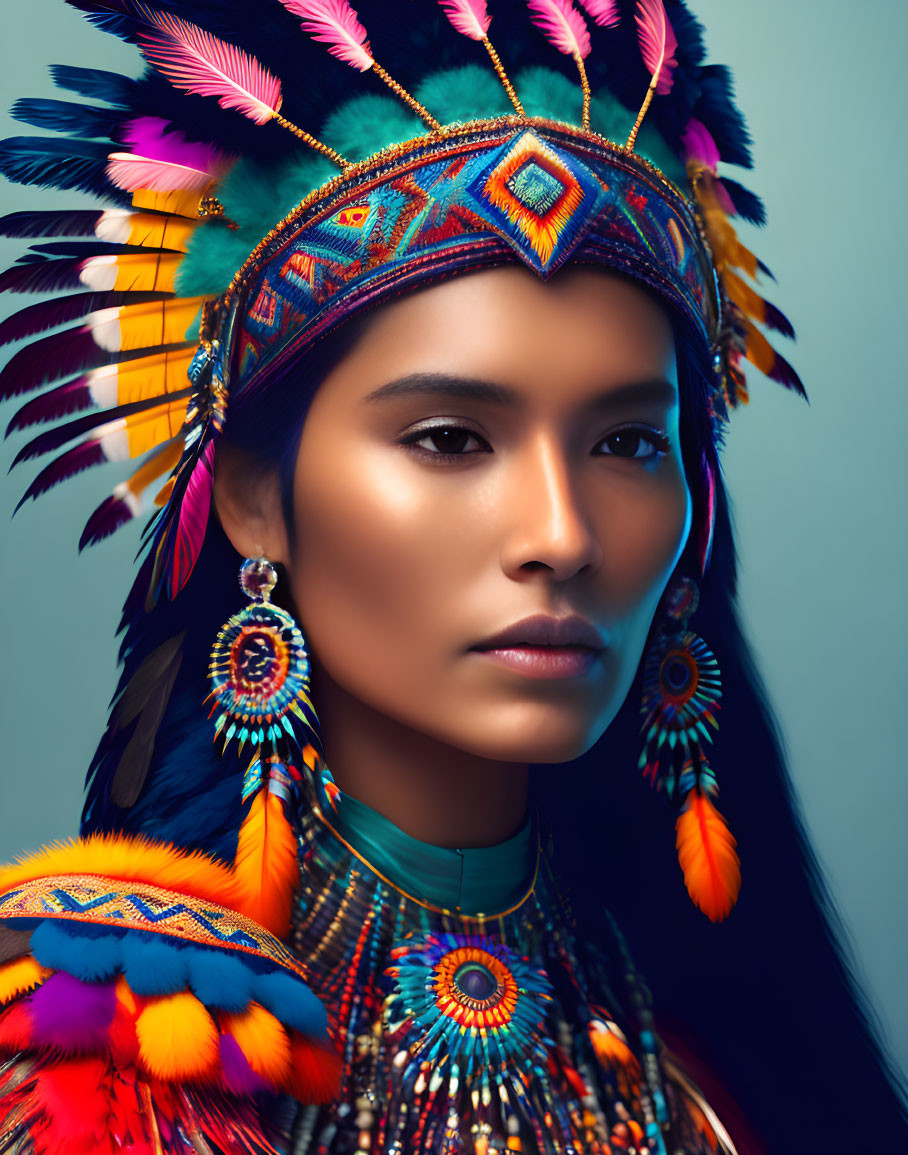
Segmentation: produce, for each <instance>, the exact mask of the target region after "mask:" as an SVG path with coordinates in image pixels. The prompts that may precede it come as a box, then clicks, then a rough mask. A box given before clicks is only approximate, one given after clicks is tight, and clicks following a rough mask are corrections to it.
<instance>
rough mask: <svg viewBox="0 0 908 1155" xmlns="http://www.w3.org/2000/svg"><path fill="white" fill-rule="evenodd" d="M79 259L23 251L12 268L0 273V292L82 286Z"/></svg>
mask: <svg viewBox="0 0 908 1155" xmlns="http://www.w3.org/2000/svg"><path fill="white" fill-rule="evenodd" d="M81 271H82V262H81V261H77V260H72V259H69V260H62V261H53V260H50V259H49V258H48V257H42V256H41V255H40V254H38V253H26V254H25V255H24V256H21V257H20V258H19V260H18V261H17V262H16V264H15V265H13V266H12V268H9V269H6V271H5V272H2V273H0V293H50V292H53V291H54V290H55V289H79V288H83V287H84V286H83V285H82V282H81V280H80V279H79V274H80V273H81Z"/></svg>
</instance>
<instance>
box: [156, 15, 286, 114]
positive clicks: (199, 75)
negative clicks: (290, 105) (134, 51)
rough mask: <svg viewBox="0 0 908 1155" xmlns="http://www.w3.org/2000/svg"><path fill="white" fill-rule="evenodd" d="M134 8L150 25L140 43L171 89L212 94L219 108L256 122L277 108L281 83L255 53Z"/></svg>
mask: <svg viewBox="0 0 908 1155" xmlns="http://www.w3.org/2000/svg"><path fill="white" fill-rule="evenodd" d="M137 7H138V8H139V10H140V11H141V12H142V14H143V16H144V17H145V19H146V20H147V21H148V23H149V24H150V25H152V26H153V30H152V31H149V32H142V33H140V35H139V47H140V48H141V49H142V52H143V53H144V54H145V56H146V58H147V59H148V60H149V61H150V62H151V63H152V64H153V65H154V66H155V68H157V69H158V71H159V72H162V73H163V74H164V75H165V76H166V77H167V79H168V80H169V81H170V83H171V84H172V85H174V87H175V88H182V89H183V91H184V92H191V93H195V94H197V95H199V96H216V97H217V98H218V104H219V105H220V106H221V108H234V109H236V110H237V112H241V113H242V114H243V116H248V117H249V119H250V120H254V121H255V123H256V124H265V123H266V122H267V121H269V120H270V119H271V118H272V116H274V114H275V113H276V112H277V111H278V110H279V109H280V107H281V82H280V80H278V79H277V78H276V77H274V76H272V75H271V73H270V72H269V71H268V70H267V69H266V68H264V67H263V66H262V65H261V64H259V62H258V61H257V60H256V59H255V57H254V56H250V55H249V53H247V52H243V51H242V50H241V49H239V48H235V47H234V46H233V45H232V44H227V43H226V42H225V41H223V40H219V39H218V37H217V36H212V34H211V33H210V32H206V31H205V30H204V29H203V28H199V27H198V26H197V25H195V24H190V23H189V22H188V21H187V20H181V19H180V17H179V16H174V15H173V14H172V13H170V12H154V11H152V10H151V9H149V8H147V7H146V6H145V5H144V4H143V5H137Z"/></svg>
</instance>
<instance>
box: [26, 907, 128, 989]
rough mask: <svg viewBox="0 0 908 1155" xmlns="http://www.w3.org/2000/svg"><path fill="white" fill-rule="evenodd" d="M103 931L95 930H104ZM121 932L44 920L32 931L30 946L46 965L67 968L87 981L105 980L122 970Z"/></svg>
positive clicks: (53, 967) (62, 969) (107, 928)
mask: <svg viewBox="0 0 908 1155" xmlns="http://www.w3.org/2000/svg"><path fill="white" fill-rule="evenodd" d="M102 929H103V932H104V933H100V934H99V933H92V931H95V932H97V931H99V930H102ZM121 935H122V931H119V930H118V928H115V927H104V928H100V927H86V926H85V925H84V924H82V923H72V922H64V921H63V920H62V919H51V918H47V919H45V920H44V921H43V922H42V923H41V925H40V926H39V927H38V928H37V929H36V930H35V931H34V932H33V933H32V937H31V949H32V953H33V954H34V956H35V958H36V959H37V960H38V962H39V963H40V964H41V966H43V967H48V968H49V969H50V970H55V971H66V973H67V974H71V975H74V976H75V977H76V978H77V979H81V980H82V981H83V982H87V983H97V982H104V981H105V980H107V979H109V978H111V977H112V976H113V975H115V974H116V973H117V972H118V971H119V970H120V958H121V949H122V947H121V942H122V940H121V937H120V936H121Z"/></svg>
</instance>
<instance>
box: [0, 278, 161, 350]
mask: <svg viewBox="0 0 908 1155" xmlns="http://www.w3.org/2000/svg"><path fill="white" fill-rule="evenodd" d="M170 295H171V294H169V293H144V292H143V293H127V292H123V291H122V290H116V289H111V290H110V291H109V292H98V293H74V294H73V295H72V296H69V297H58V298H57V299H56V300H54V301H39V302H38V303H37V304H36V305H28V306H26V308H24V309H20V310H19V312H18V313H13V315H12V316H11V317H7V318H6V320H5V321H3V322H0V345H8V344H9V343H10V342H11V341H21V340H22V338H23V337H33V336H34V335H35V333H42V332H44V331H45V330H46V329H55V328H56V327H57V326H58V325H66V324H68V323H69V322H70V321H77V320H79V319H80V318H81V317H84V316H86V315H87V314H88V313H94V312H95V311H96V310H98V309H118V308H120V306H122V305H144V304H147V303H148V302H150V301H164V300H166V299H167V298H168V297H169V296H170Z"/></svg>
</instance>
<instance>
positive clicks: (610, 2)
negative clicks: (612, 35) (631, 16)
mask: <svg viewBox="0 0 908 1155" xmlns="http://www.w3.org/2000/svg"><path fill="white" fill-rule="evenodd" d="M580 5H581V7H582V8H585V9H586V10H587V13H588V14H589V15H590V16H591V17H592V19H593V20H595V21H596V23H597V24H598V25H599V27H600V28H614V27H615V26H616V25H617V24H618V23H619V22H620V20H621V13H620V12H619V11H618V0H580Z"/></svg>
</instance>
